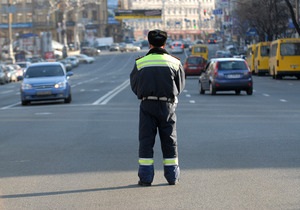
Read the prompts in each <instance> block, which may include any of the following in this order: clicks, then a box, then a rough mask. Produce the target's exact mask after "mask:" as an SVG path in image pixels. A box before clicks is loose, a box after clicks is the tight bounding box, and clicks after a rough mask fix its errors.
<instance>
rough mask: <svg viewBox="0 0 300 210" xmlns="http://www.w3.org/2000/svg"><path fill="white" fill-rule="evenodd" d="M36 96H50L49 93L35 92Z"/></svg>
mask: <svg viewBox="0 0 300 210" xmlns="http://www.w3.org/2000/svg"><path fill="white" fill-rule="evenodd" d="M36 95H38V96H47V95H51V91H40V92H37V93H36Z"/></svg>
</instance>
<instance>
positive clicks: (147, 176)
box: [138, 158, 154, 183]
mask: <svg viewBox="0 0 300 210" xmlns="http://www.w3.org/2000/svg"><path fill="white" fill-rule="evenodd" d="M153 164H154V160H153V159H152V158H140V159H139V171H138V176H139V178H140V181H142V182H144V183H152V181H153V177H154V166H153Z"/></svg>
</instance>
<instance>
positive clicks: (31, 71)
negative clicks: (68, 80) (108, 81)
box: [25, 66, 64, 78]
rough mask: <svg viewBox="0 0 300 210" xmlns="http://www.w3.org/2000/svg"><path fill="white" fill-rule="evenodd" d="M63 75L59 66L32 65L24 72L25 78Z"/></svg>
mask: <svg viewBox="0 0 300 210" xmlns="http://www.w3.org/2000/svg"><path fill="white" fill-rule="evenodd" d="M56 76H64V71H63V69H62V68H61V67H60V66H32V67H29V68H28V69H27V70H26V72H25V78H33V77H56Z"/></svg>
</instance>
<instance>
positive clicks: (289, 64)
mask: <svg viewBox="0 0 300 210" xmlns="http://www.w3.org/2000/svg"><path fill="white" fill-rule="evenodd" d="M269 74H270V75H272V77H273V79H282V77H284V76H295V77H297V79H300V39H299V38H284V39H278V40H275V41H272V42H271V45H270V58H269Z"/></svg>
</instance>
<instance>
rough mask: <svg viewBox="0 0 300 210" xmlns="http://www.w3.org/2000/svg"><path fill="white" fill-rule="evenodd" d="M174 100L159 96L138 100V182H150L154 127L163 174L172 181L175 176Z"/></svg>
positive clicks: (151, 179)
mask: <svg viewBox="0 0 300 210" xmlns="http://www.w3.org/2000/svg"><path fill="white" fill-rule="evenodd" d="M176 106H177V103H174V102H166V101H159V100H142V101H141V104H140V120H139V143H140V144H139V145H140V146H139V171H138V176H139V178H140V180H141V181H142V182H145V183H152V181H153V178H154V161H153V156H154V151H153V147H154V144H155V137H156V134H157V131H158V132H159V137H160V141H161V148H162V153H163V158H164V162H163V164H164V176H165V178H166V180H167V181H168V182H169V183H170V182H175V181H176V180H178V178H179V166H178V151H177V133H176V114H175V109H176Z"/></svg>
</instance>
